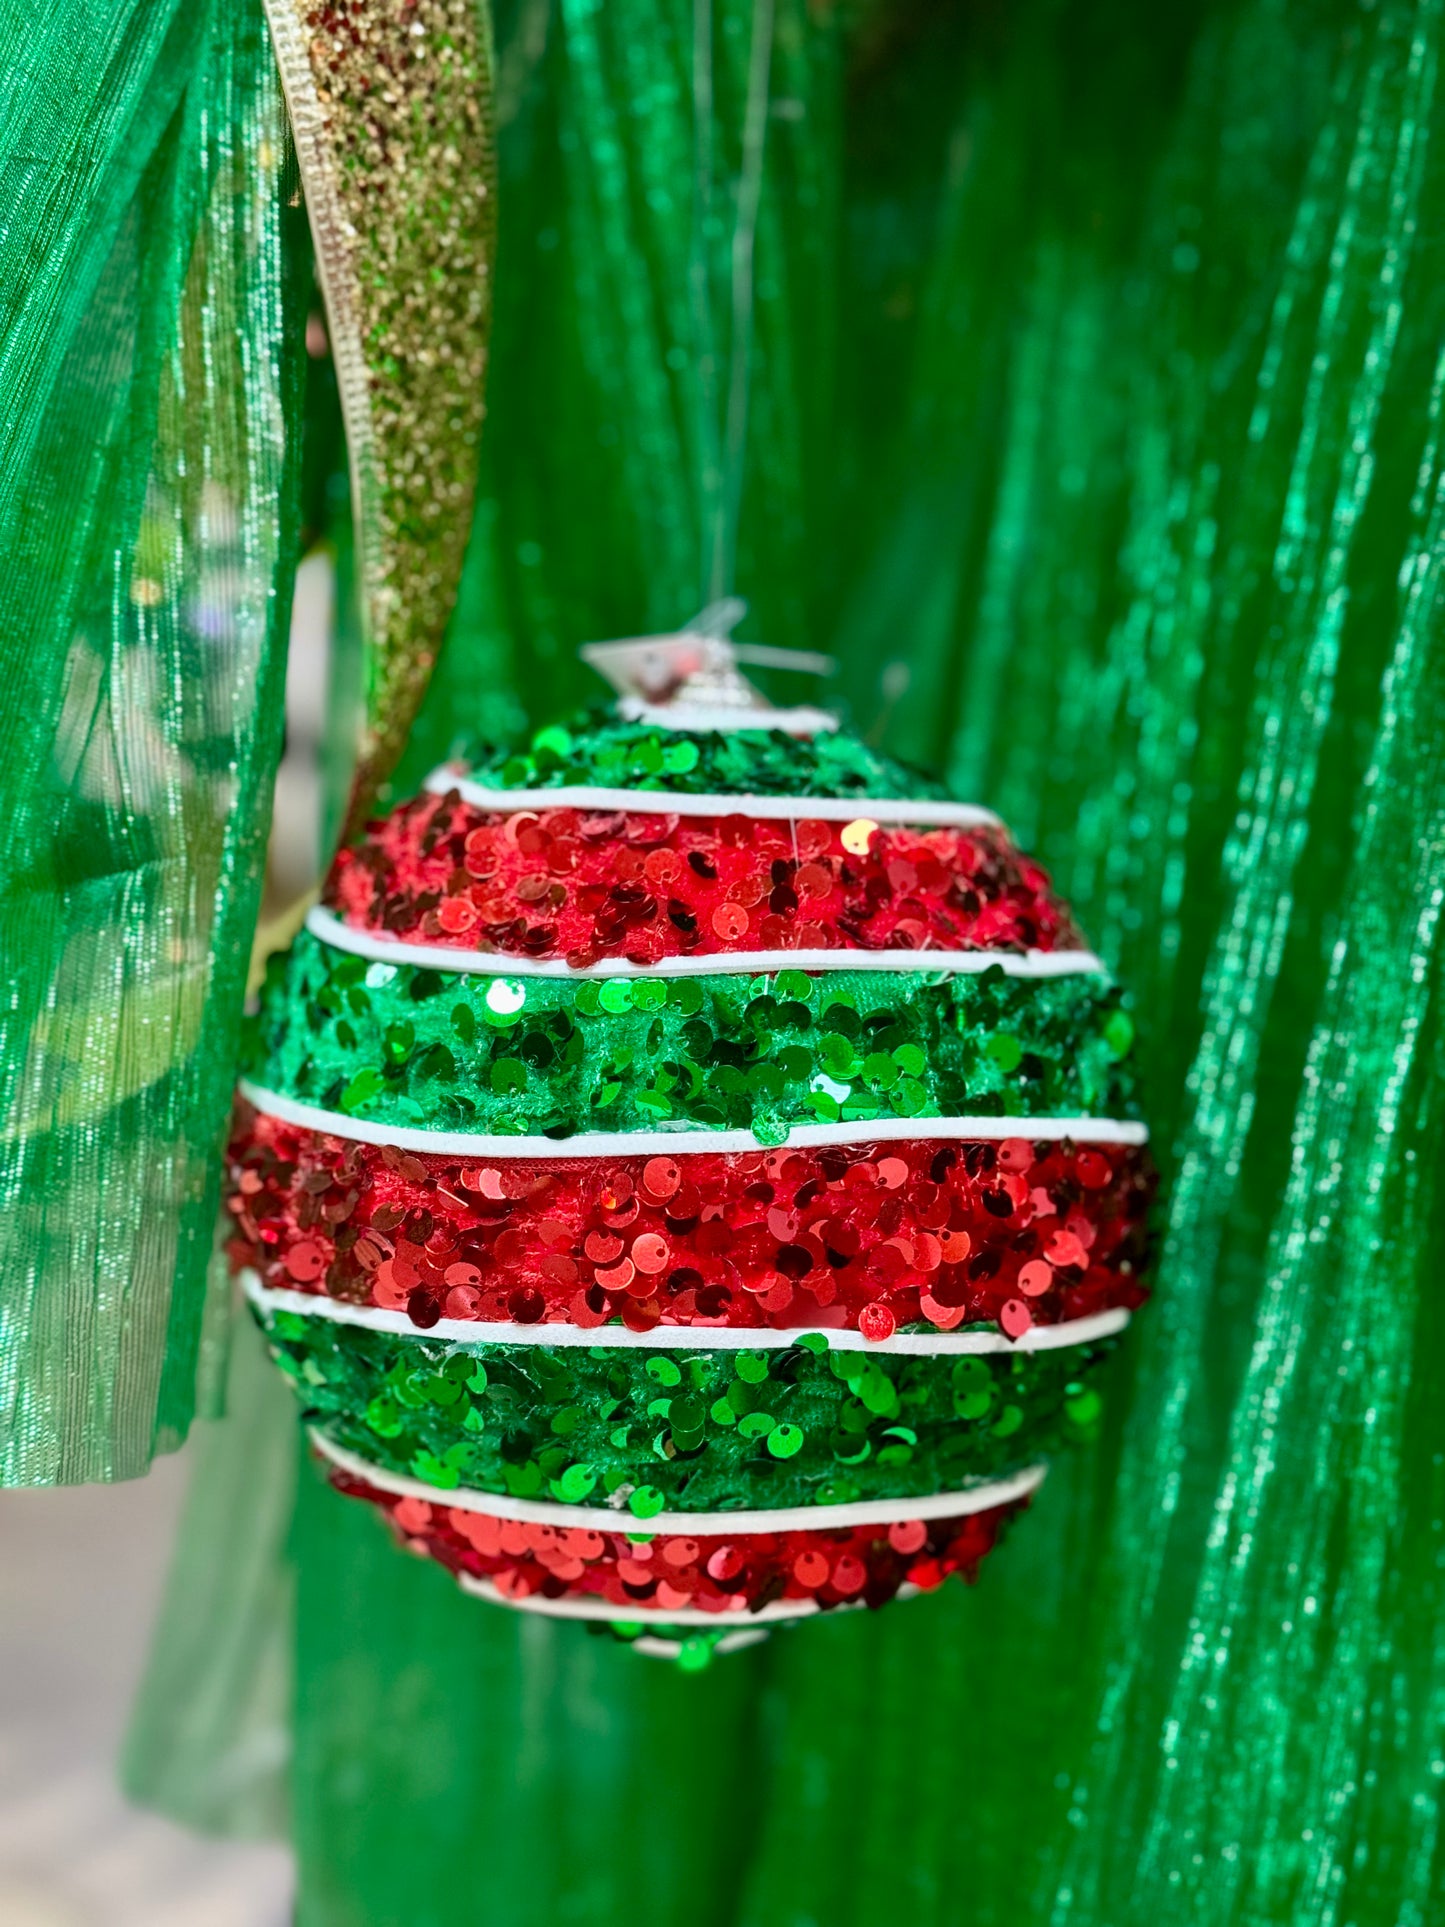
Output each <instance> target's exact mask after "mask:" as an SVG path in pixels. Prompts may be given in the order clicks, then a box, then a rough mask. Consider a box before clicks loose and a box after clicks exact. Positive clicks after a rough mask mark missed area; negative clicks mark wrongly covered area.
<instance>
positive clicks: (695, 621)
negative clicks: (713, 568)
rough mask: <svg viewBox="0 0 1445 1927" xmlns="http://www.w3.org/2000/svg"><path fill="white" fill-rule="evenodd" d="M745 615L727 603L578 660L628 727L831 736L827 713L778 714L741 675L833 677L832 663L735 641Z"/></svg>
mask: <svg viewBox="0 0 1445 1927" xmlns="http://www.w3.org/2000/svg"><path fill="white" fill-rule="evenodd" d="M747 609H748V605H747V603H746V602H744V601H743V600H742V598H741V597H740V596H726V597H724V598H723V600H722V601H720V602H711V603H709V604H708V606H707V608H705V609H702V610H699V612H698V613H697V615H695V616H693V617H692V618H691V620H690V621H688V622H685V623H684V624H683V626H682V628H681V629H678V630H676V631H675V632H674V633H672V634H670V635H666V634H664V635H656V636H628V637H623V638H620V639H619V640H617V641H615V642H585V643H583V645H582V647H581V649H580V650H579V651H578V653H579V655H580V656H581V657H582V660H583V661H584V662H585V663H586V664H587V665H588V667H589V668H592V669H595V670H596V671H597V673H598V675H599V676H601V677H602V678H603V679H604V680H605V681H606V682H609V683H610V684H611V685H612V687H613V688H614V689H615V690H616V691H617V696H618V702H617V713H618V714H619V715H620V716H622V717H624V718H625V719H626V720H627V721H628V722H642V723H650V724H653V725H656V726H657V727H660V728H663V729H718V730H725V729H781V730H783V731H784V732H785V733H787V734H788V735H791V736H815V735H817V734H818V733H819V732H820V731H823V730H831V729H836V728H837V721H836V719H835V718H834V717H833V716H830V715H829V714H828V712H827V711H826V710H823V709H813V708H810V707H798V708H790V709H778V708H775V707H774V705H773V704H772V703H771V702H770V701H769V700H768V698H767V696H765V695H764V694H763V692H762V690H760V689H759V688H758V687H757V686H756V684H754V683H751V682H749V681H748V679H747V677H746V676H745V675H744V674H743V673H742V671H741V669H740V668H739V667H738V664H739V663H740V662H743V661H747V662H755V663H758V664H759V665H760V666H762V667H765V668H773V669H793V670H798V671H801V672H802V673H803V674H805V675H814V676H828V675H831V674H832V673H833V669H834V667H835V664H834V662H833V659H832V657H831V656H821V655H817V654H814V653H813V652H811V651H807V650H794V649H773V648H769V647H768V646H767V645H765V644H763V643H738V642H734V641H733V640H732V636H731V632H732V630H733V629H734V628H735V627H736V626H737V624H738V623H739V622H741V621H742V619H743V617H744V616H745V615H746V614H747Z"/></svg>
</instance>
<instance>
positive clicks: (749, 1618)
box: [456, 1572, 919, 1659]
mask: <svg viewBox="0 0 1445 1927" xmlns="http://www.w3.org/2000/svg"><path fill="white" fill-rule="evenodd" d="M456 1579H457V1584H458V1585H459V1586H460V1587H461V1589H462V1591H463V1592H467V1593H470V1594H471V1595H472V1597H473V1598H474V1599H485V1600H487V1601H488V1602H489V1603H490V1604H491V1605H493V1606H510V1607H512V1608H513V1610H514V1611H517V1612H524V1613H542V1614H543V1615H544V1616H545V1617H546V1618H548V1619H594V1620H595V1619H601V1620H606V1621H607V1622H608V1623H609V1624H610V1625H614V1626H616V1625H621V1626H629V1625H632V1626H635V1625H637V1624H638V1623H639V1622H641V1623H642V1624H643V1625H646V1623H647V1621H648V1620H649V1619H653V1620H656V1621H657V1623H658V1624H659V1625H660V1626H757V1627H759V1628H762V1627H764V1626H775V1625H777V1624H779V1622H783V1623H786V1622H788V1621H791V1620H795V1619H811V1618H812V1617H813V1615H814V1614H815V1613H820V1612H822V1610H823V1608H822V1607H821V1606H820V1605H819V1604H818V1602H817V1600H816V1599H775V1600H773V1601H772V1602H771V1603H770V1604H769V1605H766V1606H759V1607H758V1609H757V1611H756V1612H752V1611H750V1610H749V1609H748V1608H747V1607H744V1608H743V1609H742V1610H741V1611H738V1612H716V1613H710V1612H707V1611H705V1610H704V1608H703V1607H701V1606H675V1607H667V1606H655V1605H651V1604H649V1603H647V1602H644V1601H637V1600H633V1601H630V1602H629V1603H628V1604H627V1605H626V1606H614V1605H612V1604H611V1602H610V1601H608V1600H606V1599H598V1598H596V1597H595V1596H593V1595H590V1594H587V1593H581V1594H569V1595H568V1596H566V1597H565V1598H562V1599H548V1598H547V1596H546V1595H545V1593H529V1594H528V1595H527V1597H526V1598H523V1599H513V1598H510V1597H509V1596H508V1595H507V1594H506V1593H504V1592H499V1591H498V1590H497V1588H496V1586H494V1585H493V1584H492V1582H491V1580H489V1579H483V1578H480V1577H479V1576H477V1575H476V1574H474V1573H470V1572H459V1573H458V1574H457V1575H456ZM918 1591H919V1588H918V1587H917V1586H908V1585H904V1586H900V1587H899V1588H898V1590H897V1592H896V1593H895V1594H894V1595H893V1599H892V1601H890V1602H889V1603H890V1604H894V1603H896V1602H897V1601H898V1600H900V1599H916V1598H917V1597H918ZM865 1603H866V1602H865V1601H863V1600H861V1599H849V1600H847V1601H845V1602H843V1603H842V1604H840V1605H837V1606H829V1607H828V1611H829V1613H847V1612H857V1611H858V1609H859V1608H860V1607H862V1606H863V1605H864V1604H865ZM766 1637H767V1635H766V1634H765V1633H763V1632H762V1631H761V1630H759V1631H758V1632H757V1633H756V1634H755V1635H754V1637H753V1638H751V1639H749V1638H748V1636H747V1634H746V1633H743V1634H733V1635H731V1636H730V1637H728V1638H726V1639H720V1640H719V1641H718V1643H717V1647H716V1649H715V1650H716V1651H718V1652H719V1653H727V1652H737V1651H738V1650H739V1649H740V1648H741V1647H743V1646H754V1645H757V1644H759V1643H760V1642H761V1641H762V1640H763V1639H765V1638H766ZM628 1643H629V1645H630V1646H631V1648H632V1650H633V1652H635V1653H636V1652H642V1653H645V1654H647V1655H648V1656H649V1657H650V1658H653V1659H676V1658H677V1655H678V1654H679V1653H680V1652H681V1651H682V1643H681V1641H680V1640H675V1639H656V1638H653V1637H650V1636H649V1635H647V1634H644V1635H643V1636H642V1638H640V1639H634V1640H630V1641H629V1642H628Z"/></svg>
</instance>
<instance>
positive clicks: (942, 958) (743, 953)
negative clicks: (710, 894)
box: [306, 905, 1104, 980]
mask: <svg viewBox="0 0 1445 1927" xmlns="http://www.w3.org/2000/svg"><path fill="white" fill-rule="evenodd" d="M306 928H307V929H308V930H309V931H310V932H311V934H312V936H313V937H319V938H320V939H321V941H322V942H323V943H325V944H330V945H331V947H332V948H333V949H335V950H346V951H349V952H350V953H351V955H352V956H355V957H370V958H372V959H373V960H374V961H376V962H378V963H389V964H420V965H422V966H423V968H426V969H431V970H454V971H458V972H460V973H463V974H467V975H486V976H489V977H570V978H572V979H574V980H576V979H579V978H582V977H660V978H665V977H737V976H744V977H755V976H761V975H767V976H773V975H775V974H776V973H777V972H778V971H780V970H804V971H828V972H837V971H845V970H869V971H872V970H886V971H902V970H910V971H917V972H919V973H921V974H923V975H925V976H933V975H935V974H937V975H938V976H943V975H945V974H951V975H953V976H976V975H978V974H979V973H981V972H982V971H985V970H994V969H999V970H1002V971H1003V973H1004V975H1005V976H1006V977H1077V976H1083V975H1095V974H1097V973H1099V972H1100V971H1102V970H1103V969H1104V963H1103V960H1102V959H1101V958H1099V957H1096V956H1095V955H1094V953H1093V951H1092V950H1026V951H1024V952H1023V953H1022V954H1020V953H1019V952H1018V951H1016V950H723V951H716V952H712V953H709V954H708V955H707V956H698V955H696V954H689V955H688V956H685V957H684V956H679V957H662V958H659V960H658V961H657V962H656V963H655V964H639V963H631V962H629V961H628V959H627V958H625V957H604V958H603V959H602V960H601V961H600V962H598V963H592V964H584V965H583V966H582V967H581V968H580V969H573V967H572V965H571V964H569V963H568V962H567V961H566V959H565V958H563V957H514V956H512V955H511V954H510V953H509V952H506V951H502V950H462V949H453V948H452V947H451V946H450V945H449V944H433V943H403V942H402V941H401V940H400V939H399V938H397V937H388V936H386V935H384V934H382V933H378V932H377V931H374V930H355V929H353V928H352V926H351V925H350V924H349V923H343V922H342V921H341V919H340V917H338V916H337V915H335V913H334V912H333V911H330V910H325V909H322V908H321V907H320V906H319V905H318V906H317V907H316V908H315V909H313V910H308V911H307V913H306Z"/></svg>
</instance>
